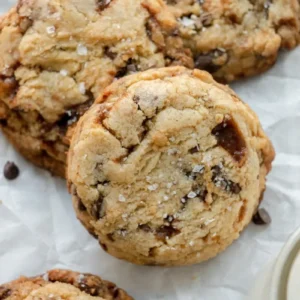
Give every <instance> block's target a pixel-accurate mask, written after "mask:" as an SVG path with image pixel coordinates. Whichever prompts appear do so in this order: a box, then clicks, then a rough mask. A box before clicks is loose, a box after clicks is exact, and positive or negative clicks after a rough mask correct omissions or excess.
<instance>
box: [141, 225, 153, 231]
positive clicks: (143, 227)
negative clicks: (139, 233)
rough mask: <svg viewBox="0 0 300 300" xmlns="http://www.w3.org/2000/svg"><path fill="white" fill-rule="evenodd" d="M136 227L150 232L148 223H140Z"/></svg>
mask: <svg viewBox="0 0 300 300" xmlns="http://www.w3.org/2000/svg"><path fill="white" fill-rule="evenodd" d="M138 227H139V229H141V230H143V231H145V232H151V231H152V229H151V227H150V226H149V225H148V224H140V225H139V226H138Z"/></svg>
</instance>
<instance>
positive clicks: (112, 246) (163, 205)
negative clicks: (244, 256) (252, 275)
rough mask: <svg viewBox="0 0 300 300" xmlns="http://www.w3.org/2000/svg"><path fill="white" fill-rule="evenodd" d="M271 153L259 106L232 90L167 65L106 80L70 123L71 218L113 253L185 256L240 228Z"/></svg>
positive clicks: (214, 248) (167, 258)
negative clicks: (104, 86) (73, 123)
mask: <svg viewBox="0 0 300 300" xmlns="http://www.w3.org/2000/svg"><path fill="white" fill-rule="evenodd" d="M273 158H274V151H273V147H272V145H271V143H270V141H269V140H268V138H267V137H266V135H265V134H264V132H263V130H262V128H261V125H260V123H259V120H258V118H257V116H256V115H255V114H254V113H253V112H252V111H251V109H250V108H249V107H248V106H247V105H246V104H244V103H243V102H242V101H241V100H240V99H239V98H238V97H237V96H236V94H235V93H234V92H233V91H232V90H230V89H229V88H228V87H225V86H223V85H219V84H217V83H216V82H215V81H214V80H213V79H212V77H211V76H210V75H209V74H208V73H206V72H202V71H199V70H194V71H193V70H188V69H185V68H182V67H170V68H162V69H157V70H149V71H146V72H142V73H140V74H136V75H131V76H128V77H126V78H123V79H121V80H119V81H116V82H115V83H113V84H112V85H111V86H110V87H108V88H107V89H105V90H104V92H103V94H102V95H101V96H100V98H99V99H98V100H97V102H96V104H95V105H93V106H92V107H91V109H90V110H88V111H87V113H86V114H85V115H84V116H83V117H82V118H81V119H80V121H79V123H78V126H77V128H76V130H75V133H74V136H73V139H72V143H71V149H70V151H69V155H68V180H69V185H70V190H71V192H72V194H73V200H74V206H75V209H76V212H77V215H78V218H79V219H80V220H81V222H82V223H83V224H84V225H85V226H86V228H87V229H88V230H89V231H90V232H91V233H92V234H93V235H94V236H95V237H96V238H98V239H99V242H100V244H101V245H102V247H103V248H104V249H105V250H106V251H108V252H109V253H110V254H112V255H114V256H116V257H118V258H122V259H126V260H129V261H131V262H133V263H137V264H150V265H153V264H154V265H184V264H191V263H197V262H201V261H203V260H206V259H208V258H210V257H212V256H214V255H216V254H217V253H219V252H220V251H222V250H223V249H224V248H226V247H227V246H228V245H229V244H231V242H232V241H233V240H234V239H236V238H237V237H238V235H239V232H240V231H241V230H242V229H243V228H244V227H245V226H246V225H247V224H248V223H249V221H250V220H251V217H252V215H253V213H254V211H255V209H256V208H257V206H258V204H259V199H260V196H261V194H262V192H263V190H264V188H265V176H266V174H267V172H268V171H269V170H270V168H271V162H272V160H273Z"/></svg>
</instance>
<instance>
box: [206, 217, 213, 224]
mask: <svg viewBox="0 0 300 300" xmlns="http://www.w3.org/2000/svg"><path fill="white" fill-rule="evenodd" d="M214 220H215V219H214V218H213V219H209V220H207V221H205V222H204V224H205V225H208V224H210V223H212V222H213V221H214Z"/></svg>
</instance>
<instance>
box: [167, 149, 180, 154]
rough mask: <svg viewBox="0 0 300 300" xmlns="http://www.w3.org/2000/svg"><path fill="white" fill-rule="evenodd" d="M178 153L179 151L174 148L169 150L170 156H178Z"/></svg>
mask: <svg viewBox="0 0 300 300" xmlns="http://www.w3.org/2000/svg"><path fill="white" fill-rule="evenodd" d="M176 153H178V150H177V149H175V148H173V149H168V155H173V154H176Z"/></svg>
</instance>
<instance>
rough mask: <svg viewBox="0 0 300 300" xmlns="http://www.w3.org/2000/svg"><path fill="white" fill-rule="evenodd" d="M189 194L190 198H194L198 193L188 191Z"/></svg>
mask: <svg viewBox="0 0 300 300" xmlns="http://www.w3.org/2000/svg"><path fill="white" fill-rule="evenodd" d="M187 196H188V198H190V199H193V198H195V197H197V194H196V193H195V192H193V191H191V192H189V193H188V195H187Z"/></svg>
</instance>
